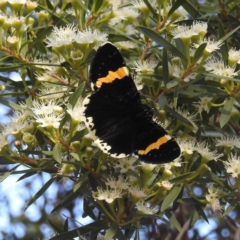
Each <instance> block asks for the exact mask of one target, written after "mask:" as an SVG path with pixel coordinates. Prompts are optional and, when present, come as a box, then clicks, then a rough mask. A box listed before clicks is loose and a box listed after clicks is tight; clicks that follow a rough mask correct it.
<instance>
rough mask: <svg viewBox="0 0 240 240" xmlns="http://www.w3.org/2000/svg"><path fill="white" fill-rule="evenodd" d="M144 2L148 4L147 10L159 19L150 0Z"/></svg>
mask: <svg viewBox="0 0 240 240" xmlns="http://www.w3.org/2000/svg"><path fill="white" fill-rule="evenodd" d="M143 2H144V3H145V4H146V6H147V8H148V9H149V10H150V11H151V13H152V14H153V17H154V18H155V19H158V14H157V13H156V11H155V10H154V8H153V7H152V5H151V4H150V3H149V1H148V0H143Z"/></svg>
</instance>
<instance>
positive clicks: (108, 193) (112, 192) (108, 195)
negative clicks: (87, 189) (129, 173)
mask: <svg viewBox="0 0 240 240" xmlns="http://www.w3.org/2000/svg"><path fill="white" fill-rule="evenodd" d="M97 190H98V191H97V192H93V193H92V195H93V198H95V199H97V200H100V201H102V200H104V201H106V202H107V203H112V202H113V201H114V200H115V199H117V198H122V196H123V193H122V190H121V189H118V188H114V189H105V190H104V189H103V188H102V187H97Z"/></svg>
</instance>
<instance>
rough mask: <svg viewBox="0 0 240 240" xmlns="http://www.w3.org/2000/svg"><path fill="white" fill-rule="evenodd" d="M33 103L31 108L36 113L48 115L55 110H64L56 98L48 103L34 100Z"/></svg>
mask: <svg viewBox="0 0 240 240" xmlns="http://www.w3.org/2000/svg"><path fill="white" fill-rule="evenodd" d="M32 104H33V107H31V108H30V109H32V111H33V113H34V114H35V115H43V116H46V115H50V114H52V113H55V112H62V107H60V106H58V105H57V103H56V102H55V101H54V100H50V101H48V102H47V103H45V102H43V101H40V102H39V101H37V100H34V101H33V102H32Z"/></svg>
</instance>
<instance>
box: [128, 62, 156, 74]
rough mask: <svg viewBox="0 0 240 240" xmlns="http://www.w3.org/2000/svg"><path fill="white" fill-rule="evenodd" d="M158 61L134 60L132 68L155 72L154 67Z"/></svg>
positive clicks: (144, 71) (142, 71)
mask: <svg viewBox="0 0 240 240" xmlns="http://www.w3.org/2000/svg"><path fill="white" fill-rule="evenodd" d="M157 64H158V61H155V60H152V61H150V60H143V61H134V62H132V64H131V65H132V69H134V70H135V71H136V72H141V73H146V74H147V73H153V72H154V68H155V67H156V66H157Z"/></svg>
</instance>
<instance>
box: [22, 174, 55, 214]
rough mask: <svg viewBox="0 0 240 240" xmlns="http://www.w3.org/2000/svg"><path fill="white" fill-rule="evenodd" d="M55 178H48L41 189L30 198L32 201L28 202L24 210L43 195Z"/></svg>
mask: <svg viewBox="0 0 240 240" xmlns="http://www.w3.org/2000/svg"><path fill="white" fill-rule="evenodd" d="M54 180H55V177H52V178H50V179H49V180H48V181H47V182H46V183H45V184H44V185H43V187H42V188H41V189H40V190H39V191H38V192H37V193H36V194H35V195H34V196H33V197H32V199H31V200H30V201H29V202H28V204H27V206H26V207H25V210H26V209H27V208H28V207H29V206H31V205H32V204H33V203H34V202H35V201H36V200H37V199H38V198H39V197H41V196H42V195H43V193H44V192H45V191H46V190H47V189H48V188H49V187H50V186H51V184H52V183H53V182H54Z"/></svg>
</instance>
